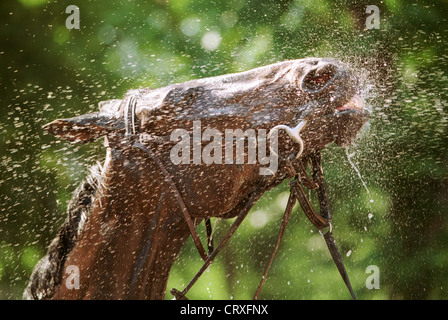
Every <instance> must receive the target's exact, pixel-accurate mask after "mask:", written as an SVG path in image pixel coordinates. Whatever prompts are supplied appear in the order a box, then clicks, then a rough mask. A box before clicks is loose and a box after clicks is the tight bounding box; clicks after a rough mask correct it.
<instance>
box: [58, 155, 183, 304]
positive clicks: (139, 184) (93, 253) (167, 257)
mask: <svg viewBox="0 0 448 320" xmlns="http://www.w3.org/2000/svg"><path fill="white" fill-rule="evenodd" d="M172 198H173V197H172V194H170V192H169V190H168V187H167V186H166V184H165V183H164V177H163V176H162V174H161V173H160V172H159V170H157V167H156V166H155V165H153V164H151V161H150V160H148V159H146V158H144V157H143V158H141V159H136V161H134V162H133V163H132V164H129V161H128V160H127V159H126V158H125V157H123V155H122V154H121V153H120V152H118V151H113V150H109V151H108V157H107V160H106V162H105V165H104V168H103V174H102V183H101V186H100V187H99V189H98V191H97V193H96V196H95V200H94V202H93V204H92V208H91V212H90V216H89V218H88V219H87V221H86V223H85V225H84V227H83V230H82V232H81V233H80V235H79V238H78V241H77V243H76V245H75V247H74V248H73V250H72V251H71V252H70V254H69V255H68V257H67V259H66V262H65V268H67V266H76V267H77V268H78V270H79V289H70V288H71V286H67V285H66V281H68V280H67V277H68V276H70V275H63V279H62V282H61V285H60V286H59V288H58V290H56V294H55V295H54V298H55V299H64V298H68V299H163V298H164V295H165V290H166V283H167V280H168V275H169V271H170V269H171V267H172V265H173V263H174V261H175V259H176V258H177V256H178V254H179V252H180V249H181V248H182V246H183V244H184V243H185V240H186V239H187V238H188V236H189V230H188V227H187V224H186V223H185V221H184V220H183V218H181V217H180V215H179V214H177V212H179V209H178V208H177V207H176V203H175V202H174V201H173V200H172ZM63 272H64V271H63ZM64 277H65V278H64Z"/></svg>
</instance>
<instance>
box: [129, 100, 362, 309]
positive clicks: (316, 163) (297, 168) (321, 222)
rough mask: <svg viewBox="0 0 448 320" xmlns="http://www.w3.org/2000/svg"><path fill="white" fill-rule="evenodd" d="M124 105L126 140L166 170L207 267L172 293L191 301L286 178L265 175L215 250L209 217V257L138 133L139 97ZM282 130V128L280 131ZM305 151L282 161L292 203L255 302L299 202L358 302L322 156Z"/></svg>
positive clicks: (153, 155)
mask: <svg viewBox="0 0 448 320" xmlns="http://www.w3.org/2000/svg"><path fill="white" fill-rule="evenodd" d="M122 103H123V104H124V122H125V130H126V131H125V137H126V139H128V140H129V141H130V142H131V143H132V146H133V147H135V148H138V149H140V150H142V151H144V152H145V153H146V154H147V155H148V156H149V157H150V158H151V159H152V160H153V161H154V162H155V163H156V164H157V166H158V167H159V169H160V170H161V171H162V173H163V176H164V180H165V182H166V183H167V184H168V187H169V189H170V191H171V193H172V194H173V196H174V198H175V199H176V201H177V202H178V204H179V206H180V209H181V212H182V216H183V218H184V219H185V221H186V223H187V225H188V228H189V230H190V234H191V236H192V238H193V242H194V244H195V246H196V248H197V250H198V252H199V254H200V256H201V257H202V259H203V260H204V264H203V266H202V267H201V269H200V270H199V271H198V272H197V274H196V275H195V276H194V277H193V279H192V280H191V281H190V283H189V284H188V285H187V286H186V287H185V289H184V290H183V291H178V290H177V289H174V288H173V289H172V290H171V291H170V292H171V294H173V295H174V297H175V298H176V299H178V300H182V299H187V298H186V296H185V295H186V294H187V292H188V291H189V290H190V289H191V287H192V286H193V285H194V284H195V283H196V281H197V280H198V279H199V277H200V276H201V275H202V273H204V271H205V270H206V269H207V268H208V266H209V265H210V264H211V263H212V262H213V260H214V258H215V257H216V256H217V254H218V253H219V251H221V249H222V248H223V247H224V246H225V245H226V244H227V241H228V240H229V239H230V237H231V236H232V235H233V233H234V232H235V231H236V229H237V228H238V227H239V225H240V224H241V223H242V222H243V220H244V219H245V217H246V216H247V214H248V213H249V211H250V209H251V208H252V206H253V205H254V204H255V202H256V201H257V200H258V199H259V198H260V197H261V196H262V195H263V193H264V191H265V190H266V188H267V187H269V186H270V185H271V184H272V183H273V182H274V180H275V179H279V178H282V179H284V177H278V176H277V175H278V173H275V174H274V175H272V176H263V178H262V181H261V183H259V184H258V186H257V187H255V189H254V190H253V192H252V193H251V194H250V195H249V196H248V198H247V200H246V202H245V204H244V206H243V208H242V210H241V211H240V213H239V214H238V216H237V218H236V219H235V221H234V223H233V224H232V226H231V227H230V229H229V230H228V231H227V233H226V235H225V236H224V238H223V239H222V240H221V242H220V243H219V245H218V246H217V247H216V248H215V249H214V247H213V241H212V227H211V222H210V218H205V226H206V232H207V247H208V254H206V252H205V250H204V247H203V245H202V243H201V240H200V239H199V235H198V233H197V231H196V229H195V226H194V223H193V221H192V219H191V216H190V214H189V212H188V209H187V207H186V205H185V202H184V201H183V199H182V196H181V194H180V192H179V190H178V189H177V187H176V184H175V183H174V181H173V179H172V176H171V175H170V173H169V172H168V170H167V169H166V167H165V166H164V164H163V162H162V161H161V160H160V159H159V157H158V156H157V155H156V153H155V152H154V151H153V150H151V149H150V148H148V147H146V146H145V145H144V144H142V142H141V135H137V134H136V125H135V109H136V104H137V101H136V96H135V95H132V96H130V97H128V98H127V99H125V100H124V101H123V102H122ZM277 127H278V128H277ZM277 127H276V128H277V129H283V127H279V126H277ZM301 128H302V127H299V126H297V127H296V128H295V129H296V131H297V134H296V136H297V139H299V141H301V138H300V135H299V133H300V130H301ZM154 141H156V142H157V139H154ZM302 151H303V142H302V143H301V149H300V151H299V153H298V154H296V155H294V154H293V155H291V156H289V157H288V158H286V159H285V158H282V157H281V158H282V160H284V161H285V163H286V170H287V173H288V176H289V178H291V179H292V180H291V181H290V183H289V186H290V195H289V199H288V203H287V206H286V209H285V213H284V216H283V221H282V224H281V227H280V231H279V234H278V237H277V242H276V245H275V247H274V250H273V252H272V254H271V257H270V259H269V261H268V264H267V266H266V269H265V272H264V275H263V277H262V278H261V281H260V284H259V286H258V288H257V291H256V293H255V295H254V299H255V300H256V299H258V295H259V293H260V291H261V288H262V286H263V284H264V281H265V280H266V277H267V274H268V271H269V268H270V266H271V264H272V261H273V259H274V257H275V254H276V253H277V250H278V247H279V245H280V241H281V238H282V236H283V234H284V231H285V229H286V225H287V224H288V221H289V218H290V216H291V212H292V209H293V207H294V205H295V203H296V201H298V202H299V204H300V206H301V207H302V210H303V212H304V213H305V215H306V216H307V218H308V219H309V220H310V222H311V223H312V224H313V225H314V226H315V227H316V228H317V229H318V230H319V233H320V234H321V235H322V236H323V237H324V239H325V243H326V244H327V247H328V249H329V252H330V255H331V257H332V258H333V261H334V262H335V264H336V267H337V269H338V271H339V273H340V275H341V277H342V279H343V281H344V283H345V285H346V286H347V288H348V290H349V292H350V294H351V296H352V298H353V299H354V300H355V299H356V297H355V294H354V292H353V289H352V287H351V284H350V280H349V278H348V275H347V271H346V270H345V267H344V263H343V261H342V256H341V254H340V252H339V249H338V247H337V245H336V241H335V239H334V236H333V227H332V223H331V218H332V217H331V211H330V204H329V200H328V195H327V192H326V188H325V184H324V178H323V172H322V166H321V155H320V153H319V152H316V153H314V154H312V155H310V156H309V157H307V158H305V159H304V160H302V158H299V157H300V155H301V153H302ZM308 163H310V165H311V168H312V178H310V177H308V175H307V173H306V167H307V165H308ZM302 185H303V186H305V187H306V188H307V189H310V190H316V191H317V194H318V198H319V206H320V214H318V213H316V211H315V210H314V208H313V207H312V206H311V204H310V202H309V200H308V198H307V196H306V194H305V191H304V189H303V186H302Z"/></svg>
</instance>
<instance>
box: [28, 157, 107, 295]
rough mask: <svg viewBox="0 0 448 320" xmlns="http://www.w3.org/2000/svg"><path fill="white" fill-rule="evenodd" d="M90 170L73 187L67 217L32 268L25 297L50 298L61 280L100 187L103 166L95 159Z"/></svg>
mask: <svg viewBox="0 0 448 320" xmlns="http://www.w3.org/2000/svg"><path fill="white" fill-rule="evenodd" d="M89 171H90V173H89V174H88V176H87V177H86V178H85V180H84V181H83V182H82V183H81V184H80V185H79V186H78V187H77V188H76V190H75V192H74V195H73V197H72V199H71V200H70V202H69V204H68V207H67V212H68V215H67V218H66V219H65V221H64V223H63V224H62V226H61V228H60V229H59V231H58V233H57V235H56V237H55V238H54V239H53V241H52V242H51V244H50V246H49V247H48V250H47V254H46V255H45V256H44V257H43V258H42V259H41V260H40V261H39V262H38V263H37V265H36V267H35V268H34V270H33V273H32V274H31V277H30V281H29V283H28V286H27V288H26V289H25V292H24V294H23V298H24V299H27V300H33V299H39V300H42V299H50V298H51V297H52V296H53V294H54V292H55V288H56V287H57V286H58V285H59V284H60V283H61V281H62V275H63V267H64V263H65V260H66V258H67V256H68V254H69V253H70V251H71V250H72V249H73V247H74V246H75V244H76V242H77V241H78V237H79V236H80V234H81V232H82V230H83V227H84V224H85V222H86V221H87V219H88V217H89V214H90V211H91V210H90V209H91V207H92V203H93V200H94V198H95V196H96V193H97V192H99V190H100V189H101V188H99V186H100V185H101V180H102V178H101V177H102V175H101V172H102V166H101V165H100V164H99V163H97V164H96V165H94V166H92V167H91V168H90V169H89Z"/></svg>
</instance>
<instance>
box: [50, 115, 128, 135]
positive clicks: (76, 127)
mask: <svg viewBox="0 0 448 320" xmlns="http://www.w3.org/2000/svg"><path fill="white" fill-rule="evenodd" d="M121 122H122V121H120V120H119V119H117V118H115V117H113V116H112V115H111V114H107V113H98V112H97V113H88V114H84V115H82V116H78V117H74V118H69V119H57V120H54V121H53V122H50V123H49V124H46V125H45V126H44V127H43V129H44V130H47V131H48V132H50V133H51V134H53V135H55V136H56V137H59V138H62V139H65V140H68V141H72V142H81V143H86V142H91V141H94V140H96V139H98V138H100V137H102V136H105V135H107V134H108V133H110V132H113V131H118V130H120V129H123V124H122V123H121Z"/></svg>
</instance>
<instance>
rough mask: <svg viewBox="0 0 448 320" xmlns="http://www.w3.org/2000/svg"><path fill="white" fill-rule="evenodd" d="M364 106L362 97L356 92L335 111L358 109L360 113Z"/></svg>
mask: <svg viewBox="0 0 448 320" xmlns="http://www.w3.org/2000/svg"><path fill="white" fill-rule="evenodd" d="M364 106H365V104H364V100H363V98H362V97H361V96H360V95H358V94H356V95H354V96H353V97H352V98H351V99H350V100H349V101H348V102H347V103H346V104H344V105H343V106H341V107H338V108H336V113H341V112H343V111H346V110H351V111H355V112H356V111H358V112H361V113H362V112H363V111H364Z"/></svg>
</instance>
